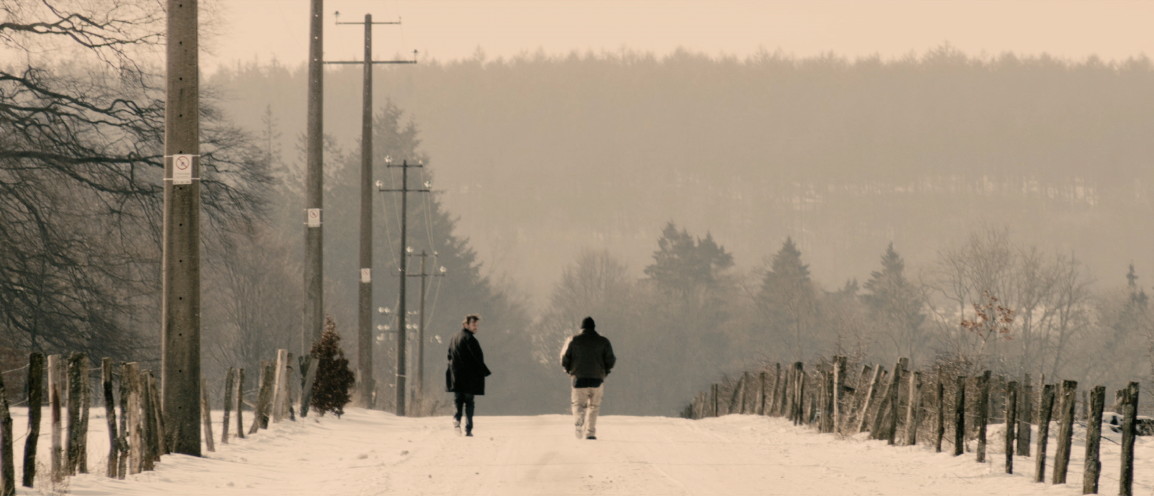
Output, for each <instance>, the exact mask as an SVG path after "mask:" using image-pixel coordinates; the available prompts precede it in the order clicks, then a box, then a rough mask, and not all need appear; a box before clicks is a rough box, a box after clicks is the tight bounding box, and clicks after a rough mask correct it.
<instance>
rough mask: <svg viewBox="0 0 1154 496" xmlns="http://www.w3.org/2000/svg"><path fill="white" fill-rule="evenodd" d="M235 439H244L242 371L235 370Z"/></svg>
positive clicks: (241, 369) (240, 369)
mask: <svg viewBox="0 0 1154 496" xmlns="http://www.w3.org/2000/svg"><path fill="white" fill-rule="evenodd" d="M236 437H237V438H238V439H244V369H243V368H239V369H236Z"/></svg>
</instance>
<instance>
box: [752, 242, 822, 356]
mask: <svg viewBox="0 0 1154 496" xmlns="http://www.w3.org/2000/svg"><path fill="white" fill-rule="evenodd" d="M759 302H760V304H761V306H762V308H763V310H764V314H765V316H766V317H767V320H768V322H766V326H765V327H767V328H768V329H769V332H770V335H771V339H773V338H776V339H780V340H782V341H784V342H785V343H787V354H788V355H787V356H786V357H784V358H788V359H790V360H805V359H808V358H811V357H810V355H811V354H813V353H815V352H818V351H819V350H818V348H819V347H820V340H819V339H817V338H818V336H816V335H813V330H814V321H815V319H816V316H817V302H818V299H817V289H816V287H815V286H814V283H813V281H812V280H810V277H809V266H808V265H806V264H804V263H802V261H801V251H800V250H798V249H797V245H796V244H794V242H793V239H792V238H786V240H785V242H784V243H782V246H781V249H780V250H778V252H777V253H776V254H774V256H773V259H772V260H771V261H770V266H769V270H768V271H766V273H765V277H763V278H762V282H761V293H760V295H759ZM827 351H828V350H827Z"/></svg>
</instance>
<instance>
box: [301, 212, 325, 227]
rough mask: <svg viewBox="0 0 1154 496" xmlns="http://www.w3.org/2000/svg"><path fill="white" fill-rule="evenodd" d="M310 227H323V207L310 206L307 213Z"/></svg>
mask: <svg viewBox="0 0 1154 496" xmlns="http://www.w3.org/2000/svg"><path fill="white" fill-rule="evenodd" d="M305 217H306V218H307V221H306V222H307V224H308V226H309V227H321V209H319V208H310V209H308V210H307V212H306V213H305Z"/></svg>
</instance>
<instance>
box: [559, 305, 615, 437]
mask: <svg viewBox="0 0 1154 496" xmlns="http://www.w3.org/2000/svg"><path fill="white" fill-rule="evenodd" d="M596 329H597V324H596V323H595V322H593V317H585V320H582V321H581V332H580V333H579V334H577V335H576V336H573V337H570V338H569V339H568V340H566V341H565V344H564V345H563V346H562V347H561V367H562V368H564V369H565V372H566V373H568V374H569V376H570V377H572V378H573V389H572V390H571V391H570V393H569V397H570V400H571V401H572V404H573V423H574V425H576V427H577V439H581V438H585V439H597V412H598V411H600V409H601V398H602V397H603V395H604V393H605V386H604V381H605V377H606V376H608V375H609V371H610V370H612V369H613V366H614V365H616V364H617V357H616V356H614V355H613V345H612V344H610V343H609V339H608V338H606V337H605V336H602V335H600V334H597V330H596Z"/></svg>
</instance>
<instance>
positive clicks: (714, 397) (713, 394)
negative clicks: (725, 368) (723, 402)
mask: <svg viewBox="0 0 1154 496" xmlns="http://www.w3.org/2000/svg"><path fill="white" fill-rule="evenodd" d="M720 388H721V386H720V385H718V384H717V383H713V384H710V414H711V415H712V416H718V414H719V413H720V412H721V407H720V406H719V404H718V396H719V394H720V391H718V390H719V389H720Z"/></svg>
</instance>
